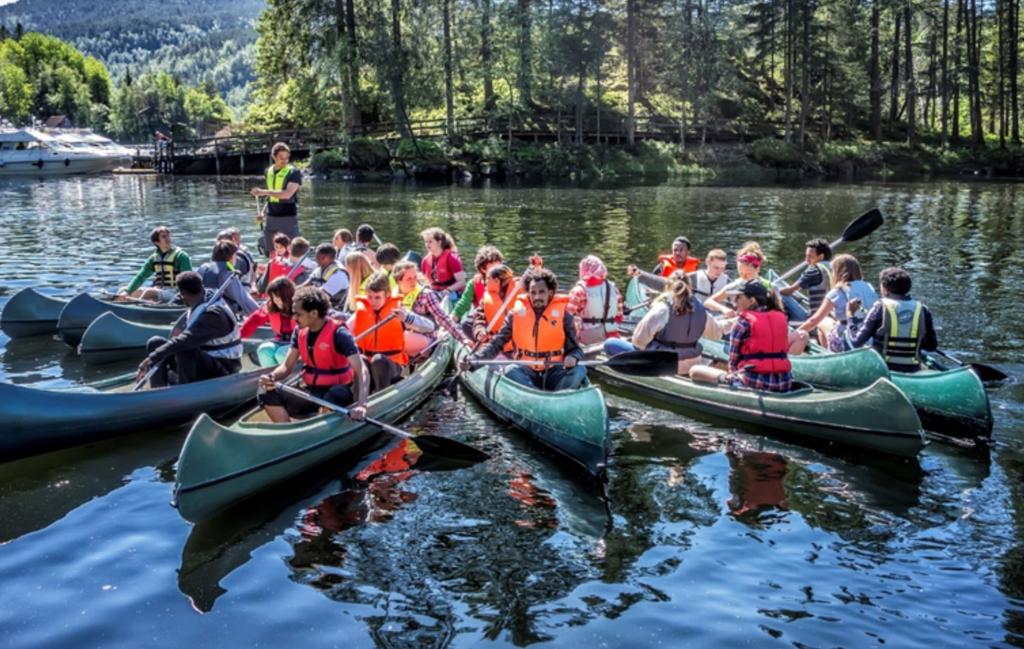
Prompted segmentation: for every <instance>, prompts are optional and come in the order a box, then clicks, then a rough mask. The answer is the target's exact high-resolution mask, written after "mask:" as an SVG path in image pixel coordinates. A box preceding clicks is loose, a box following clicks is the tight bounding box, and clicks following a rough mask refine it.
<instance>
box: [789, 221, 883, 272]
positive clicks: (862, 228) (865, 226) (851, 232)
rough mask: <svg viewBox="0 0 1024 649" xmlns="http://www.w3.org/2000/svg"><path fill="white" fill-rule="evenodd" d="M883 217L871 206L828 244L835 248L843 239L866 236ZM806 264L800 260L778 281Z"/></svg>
mask: <svg viewBox="0 0 1024 649" xmlns="http://www.w3.org/2000/svg"><path fill="white" fill-rule="evenodd" d="M882 222H883V218H882V213H881V212H879V211H878V208H877V207H876V208H872V209H870V210H868V211H867V212H865V213H863V214H861V215H860V216H858V217H857V218H855V219H854V220H852V221H850V222H849V223H848V224H847V225H846V228H845V229H844V230H843V234H842V235H841V236H840V237H839V238H838V239H836V240H835V241H833V242H832V243H831V244H830V247H831V248H833V249H834V248H835V247H836V246H838V245H840V244H841V243H843V242H844V241H857V240H858V239H863V238H864V237H866V236H868V235H869V234H871V233H872V232H874V231H875V230H877V229H878V228H879V226H881V225H882ZM806 266H807V262H806V261H804V262H801V263H800V264H797V265H796V266H794V267H793V268H790V269H789V270H787V271H786V272H785V273H783V274H782V275H781V276H780V277H779V281H782V282H784V281H786V280H787V279H789V278H790V277H792V276H793V275H795V274H797V273H798V272H800V271H801V270H803V269H804V268H805V267H806Z"/></svg>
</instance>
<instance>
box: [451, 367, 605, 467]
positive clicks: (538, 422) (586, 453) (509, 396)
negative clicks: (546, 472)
mask: <svg viewBox="0 0 1024 649" xmlns="http://www.w3.org/2000/svg"><path fill="white" fill-rule="evenodd" d="M467 353H468V352H467V351H466V349H465V348H464V347H460V348H459V349H458V350H457V351H456V353H455V355H456V359H461V358H462V357H464V356H465V355H466V354H467ZM460 380H461V381H462V385H463V386H464V387H465V388H466V389H467V390H469V391H470V392H471V393H472V394H473V396H475V397H476V398H477V399H478V400H479V401H480V403H482V404H483V405H484V406H485V407H486V408H487V409H488V410H490V411H491V412H492V413H494V415H495V416H497V417H498V418H499V419H502V420H504V421H507V422H509V423H511V424H513V425H515V426H516V427H518V428H520V429H522V430H524V431H526V432H527V433H529V434H530V436H531V437H532V438H534V439H535V440H537V441H539V442H541V443H542V444H544V445H545V446H547V447H548V448H550V449H551V450H553V451H555V452H556V453H557V454H558V455H559V456H561V457H564V458H566V459H568V460H570V461H571V462H572V463H574V464H575V465H576V466H578V467H580V468H581V469H582V470H583V471H585V472H586V473H587V474H589V475H591V476H594V477H597V478H600V477H602V476H603V475H604V471H605V465H606V464H607V461H608V447H609V439H608V408H607V407H606V406H605V403H604V396H603V395H602V394H601V391H600V390H598V389H597V387H595V386H593V385H591V386H588V387H585V388H581V389H579V390H563V391H560V392H545V391H542V390H536V389H534V388H531V387H527V386H525V385H520V384H519V383H516V382H514V381H509V380H508V379H506V378H505V377H504V376H503V375H502V373H501V371H500V370H498V369H496V368H495V367H493V366H485V367H478V368H476V369H474V370H472V371H467V372H463V373H462V374H461V375H460Z"/></svg>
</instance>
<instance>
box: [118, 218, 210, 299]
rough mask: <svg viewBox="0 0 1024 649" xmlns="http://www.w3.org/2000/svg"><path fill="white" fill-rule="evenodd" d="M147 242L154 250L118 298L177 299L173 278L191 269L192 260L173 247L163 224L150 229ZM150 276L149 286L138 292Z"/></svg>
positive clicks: (121, 290)
mask: <svg viewBox="0 0 1024 649" xmlns="http://www.w3.org/2000/svg"><path fill="white" fill-rule="evenodd" d="M149 240H150V241H152V242H153V245H154V246H156V250H155V251H154V252H153V254H151V255H150V256H149V258H148V259H147V260H146V261H145V262H143V264H142V268H140V269H139V272H138V273H137V274H136V275H135V277H134V278H132V281H131V282H129V283H128V286H125V287H123V288H121V289H120V290H119V291H118V295H120V296H122V297H129V296H130V297H134V298H138V299H140V300H150V301H153V302H159V303H161V304H167V303H169V302H171V301H172V300H174V298H176V297H177V296H178V292H177V290H175V288H176V287H175V284H176V280H177V277H178V275H180V274H181V273H184V272H185V271H187V270H192V260H191V259H190V258H189V256H188V253H187V252H185V251H184V250H182V249H181V248H179V247H177V246H176V245H174V243H173V242H172V241H171V231H170V230H169V229H168V228H167V226H165V225H160V226H157V227H155V228H153V231H152V232H151V233H150V235H149ZM150 275H153V276H154V277H153V286H152V287H150V288H147V289H144V290H139V287H140V286H142V283H143V282H145V281H146V279H147V278H148V277H149V276H150Z"/></svg>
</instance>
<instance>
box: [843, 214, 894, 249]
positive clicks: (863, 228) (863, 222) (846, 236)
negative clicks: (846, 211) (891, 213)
mask: <svg viewBox="0 0 1024 649" xmlns="http://www.w3.org/2000/svg"><path fill="white" fill-rule="evenodd" d="M884 222H885V219H883V218H882V213H881V212H880V211H879V210H878V208H877V207H876V208H875V209H873V210H871V211H869V212H865V213H864V214H862V215H860V217H858V218H857V220H855V221H853V222H852V223H850V224H849V225H848V226H846V229H845V230H843V241H847V242H849V241H856V240H857V239H863V238H864V237H866V236H868V235H869V234H871V233H872V232H874V231H875V230H877V229H878V228H879V227H880V226H881V225H882V223H884Z"/></svg>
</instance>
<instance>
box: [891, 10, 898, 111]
mask: <svg viewBox="0 0 1024 649" xmlns="http://www.w3.org/2000/svg"><path fill="white" fill-rule="evenodd" d="M894 13H895V16H894V17H893V19H894V23H895V27H894V31H893V38H892V78H891V81H890V83H889V126H890V128H891V127H892V126H893V125H894V124H895V123H896V118H897V117H898V116H899V110H900V14H899V12H898V11H895V12H894Z"/></svg>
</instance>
